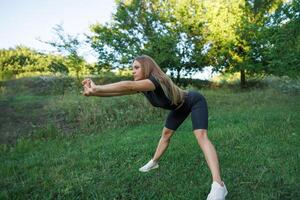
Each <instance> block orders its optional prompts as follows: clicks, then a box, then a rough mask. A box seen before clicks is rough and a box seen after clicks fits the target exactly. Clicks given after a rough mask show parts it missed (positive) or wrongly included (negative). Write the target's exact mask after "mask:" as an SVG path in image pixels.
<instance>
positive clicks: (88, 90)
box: [81, 78, 96, 96]
mask: <svg viewBox="0 0 300 200" xmlns="http://www.w3.org/2000/svg"><path fill="white" fill-rule="evenodd" d="M81 83H82V85H83V92H82V94H83V95H84V96H92V95H93V93H94V92H95V90H96V84H95V83H94V82H93V81H92V80H91V79H89V78H87V79H84V80H83V81H82V82H81Z"/></svg>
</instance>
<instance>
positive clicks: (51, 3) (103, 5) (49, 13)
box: [0, 0, 116, 60]
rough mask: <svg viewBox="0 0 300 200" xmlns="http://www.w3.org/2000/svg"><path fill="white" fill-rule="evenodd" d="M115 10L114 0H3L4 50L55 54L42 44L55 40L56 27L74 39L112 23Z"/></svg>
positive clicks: (0, 29) (0, 35) (0, 41)
mask: <svg viewBox="0 0 300 200" xmlns="http://www.w3.org/2000/svg"><path fill="white" fill-rule="evenodd" d="M115 8H116V5H115V2H114V0H89V1H82V0H81V1H80V0H0V48H5V49H8V48H14V47H15V46H16V45H25V46H27V47H31V48H33V49H36V50H38V51H42V52H45V51H48V50H49V51H51V50H52V51H53V48H52V47H51V46H50V45H48V44H45V43H42V42H40V41H38V39H40V40H42V41H51V40H54V39H55V38H56V37H55V34H54V31H53V27H55V26H56V25H58V24H61V25H62V26H63V28H64V30H65V32H66V33H67V34H70V35H77V34H79V35H82V34H83V33H89V25H91V24H95V23H101V24H104V23H105V22H109V21H110V19H111V15H112V13H113V12H114V11H115ZM87 59H90V60H93V58H92V57H89V56H87Z"/></svg>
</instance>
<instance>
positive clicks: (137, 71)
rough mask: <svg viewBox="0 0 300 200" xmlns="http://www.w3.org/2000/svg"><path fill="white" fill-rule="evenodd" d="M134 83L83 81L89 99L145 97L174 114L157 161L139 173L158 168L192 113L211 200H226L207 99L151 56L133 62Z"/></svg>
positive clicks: (209, 199)
mask: <svg viewBox="0 0 300 200" xmlns="http://www.w3.org/2000/svg"><path fill="white" fill-rule="evenodd" d="M133 77H134V81H120V82H117V83H113V84H107V85H95V84H94V82H93V81H92V80H90V79H85V80H83V81H82V84H83V86H84V92H83V94H84V95H85V96H102V97H109V96H120V95H129V94H136V93H139V92H141V93H143V94H144V95H145V96H146V98H147V99H148V100H149V102H150V103H151V104H152V105H153V106H155V107H161V108H164V109H168V110H170V113H169V115H168V117H167V120H166V123H165V127H164V128H163V130H162V136H161V139H160V140H159V143H158V146H157V149H156V152H155V154H154V156H153V158H152V159H151V160H150V161H149V162H148V163H147V164H146V165H144V166H143V167H141V168H140V169H139V170H140V171H141V172H148V171H149V170H151V169H156V168H158V161H159V159H160V158H161V156H162V155H163V153H164V152H165V151H166V149H167V147H168V145H169V142H170V139H171V137H172V135H173V134H174V132H175V131H176V129H177V128H178V127H179V126H180V125H181V124H182V122H183V121H184V120H185V119H186V118H187V117H188V115H189V114H190V113H191V117H192V124H193V130H194V134H195V136H196V138H197V141H198V144H199V146H200V148H201V149H202V151H203V153H204V156H205V159H206V162H207V164H208V167H209V169H210V171H211V174H212V180H213V182H212V185H211V190H210V193H209V195H208V197H207V199H208V200H213V199H214V200H217V199H218V200H222V199H225V196H226V195H227V193H228V192H227V189H226V186H225V184H224V182H223V181H222V180H221V175H220V170H219V162H218V157H217V153H216V150H215V148H214V146H213V144H212V143H211V142H210V140H209V139H208V136H207V127H208V111H207V105H206V100H205V98H204V97H203V96H202V95H201V94H199V93H198V92H195V91H188V92H187V91H185V90H182V89H180V88H179V87H178V86H176V85H175V84H174V83H173V82H172V80H171V79H170V78H169V77H168V76H167V75H166V74H165V73H164V72H163V71H162V70H161V69H160V67H159V66H158V65H157V64H156V62H155V61H154V60H153V59H152V58H151V57H149V56H146V55H143V56H139V57H137V58H135V60H134V62H133Z"/></svg>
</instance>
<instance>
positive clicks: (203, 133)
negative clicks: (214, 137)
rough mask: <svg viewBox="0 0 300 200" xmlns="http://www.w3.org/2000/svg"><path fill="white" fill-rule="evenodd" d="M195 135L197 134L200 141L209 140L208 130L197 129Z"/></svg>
mask: <svg viewBox="0 0 300 200" xmlns="http://www.w3.org/2000/svg"><path fill="white" fill-rule="evenodd" d="M194 134H195V136H196V138H197V139H199V140H205V139H208V137H207V130H206V129H196V130H194Z"/></svg>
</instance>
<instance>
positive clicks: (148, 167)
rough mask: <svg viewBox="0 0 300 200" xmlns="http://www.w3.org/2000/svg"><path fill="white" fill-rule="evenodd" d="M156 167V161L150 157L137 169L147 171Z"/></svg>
mask: <svg viewBox="0 0 300 200" xmlns="http://www.w3.org/2000/svg"><path fill="white" fill-rule="evenodd" d="M156 168H158V163H157V162H155V161H154V160H152V159H151V160H150V161H149V162H148V163H147V164H146V165H144V166H143V167H141V168H140V169H139V171H140V172H148V171H150V170H151V169H156Z"/></svg>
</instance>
